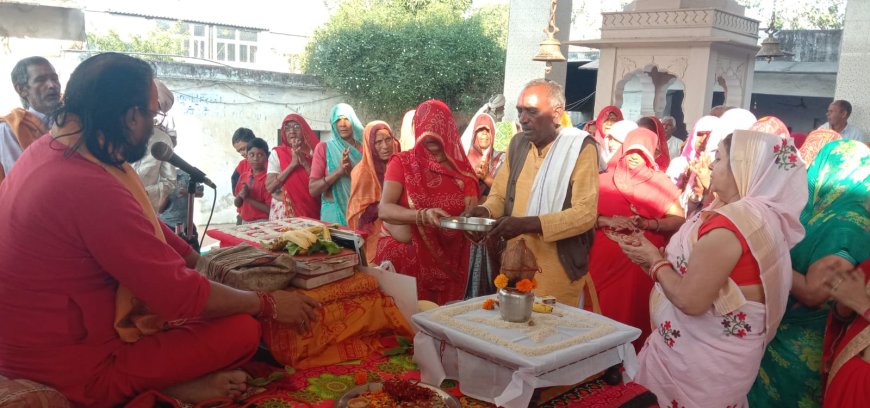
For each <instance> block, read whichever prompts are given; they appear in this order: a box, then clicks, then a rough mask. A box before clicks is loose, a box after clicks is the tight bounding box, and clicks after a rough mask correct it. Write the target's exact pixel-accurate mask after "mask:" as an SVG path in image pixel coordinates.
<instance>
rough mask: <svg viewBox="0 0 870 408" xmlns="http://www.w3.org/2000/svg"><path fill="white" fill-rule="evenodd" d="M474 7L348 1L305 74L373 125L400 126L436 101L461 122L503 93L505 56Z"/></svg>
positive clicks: (322, 35)
mask: <svg viewBox="0 0 870 408" xmlns="http://www.w3.org/2000/svg"><path fill="white" fill-rule="evenodd" d="M470 3H471V2H470V1H468V0H417V1H400V0H347V1H345V2H343V3H341V5H340V6H339V7H338V9H337V10H336V12H335V14H334V15H333V17H332V18H331V19H330V21H329V22H328V23H327V24H326V25H325V26H324V27H322V28H321V29H320V30H318V31H317V32H316V33H315V34H314V37H313V38H312V41H311V42H310V43H309V45H308V48H307V49H306V54H305V58H304V70H305V72H306V73H309V74H314V75H317V76H319V77H320V78H321V80H322V81H323V83H324V85H326V86H328V87H330V88H332V89H335V90H337V91H338V92H341V93H344V94H345V95H347V97H348V98H349V99H350V101H351V102H352V103H353V104H355V105H356V106H355V107H356V108H357V109H358V110H360V111H362V112H365V113H366V114H367V115H368V116H369V117H370V118H372V119H373V118H375V117H377V118H380V119H385V120H388V121H390V122H394V123H395V122H396V121H398V119H399V118H401V116H402V114H404V112H405V111H407V110H409V109H413V108H414V107H415V106H417V105H418V104H419V103H420V102H422V101H424V100H426V99H430V98H437V99H441V100H443V101H444V102H446V103H447V104H448V105H450V107H451V108H452V109H453V110H454V112H457V113H460V114H461V115H462V116H466V115H468V114H469V113H472V112H474V111H476V110H477V108H479V107H480V105H481V104H483V103H484V102H485V101H486V100H487V98H488V97H489V96H490V95H492V94H494V93H498V92H500V91H501V87H502V84H503V82H504V63H505V49H504V43H503V42H499V41H500V40H499V39H498V38H497V36H498V32H497V30H491V29H488V28H487V27H486V22H487V21H491V19H489V17H491V16H487V15H481V14H478V13H473V12H472V13H468V8H469V6H470Z"/></svg>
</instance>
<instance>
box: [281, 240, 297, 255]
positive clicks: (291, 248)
mask: <svg viewBox="0 0 870 408" xmlns="http://www.w3.org/2000/svg"><path fill="white" fill-rule="evenodd" d="M284 249H286V250H287V253H288V254H290V256H296V254H298V253H299V245H296V243H295V242H290V243H288V244H287V246H285V247H284Z"/></svg>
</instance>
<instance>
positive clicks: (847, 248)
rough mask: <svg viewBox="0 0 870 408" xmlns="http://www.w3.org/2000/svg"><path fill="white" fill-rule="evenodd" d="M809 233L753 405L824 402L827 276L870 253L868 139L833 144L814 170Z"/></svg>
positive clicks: (794, 256) (795, 261) (794, 255)
mask: <svg viewBox="0 0 870 408" xmlns="http://www.w3.org/2000/svg"><path fill="white" fill-rule="evenodd" d="M808 182H809V183H808V184H809V200H808V201H807V204H806V206H805V207H804V209H803V212H801V217H800V221H801V224H803V226H804V228H806V236H805V237H804V239H803V241H801V242H800V243H798V244H797V245H796V246H795V247H794V248H792V250H791V260H792V269H793V270H794V273H793V283H792V289H791V296H789V300H788V306H787V307H786V312H785V316H784V317H783V319H782V323H781V324H780V326H779V330H778V331H777V334H776V337H775V338H774V339H773V340H772V341H771V343H770V344H769V345H768V346H767V350H766V352H765V354H764V358H763V359H762V361H761V369H760V371H759V373H758V378H756V380H755V384H754V385H753V387H752V390H751V391H750V392H749V405H750V406H753V407H802V408H803V407H816V406H820V405H821V381H822V375H821V361H822V342H823V340H824V331H825V320H826V319H827V316H828V311H829V302H828V299H829V298H830V293H829V291H828V288H827V287H826V286H825V285H824V282H825V279H827V277H828V276H829V275H830V274H832V273H833V272H835V271H837V270H851V269H853V268H854V267H855V265H857V264H859V263H861V262H862V261H864V260H865V259H867V258H868V256H870V244H868V243H870V213H868V202H870V201H868V200H870V153H868V148H867V146H865V145H864V144H862V143H859V142H855V141H852V140H837V141H833V142H830V143H828V144H826V145H825V146H824V147H823V148H822V149H821V151H820V152H819V154H818V156H816V158H815V160H814V161H813V163H812V164H811V165H810V168H809V170H808Z"/></svg>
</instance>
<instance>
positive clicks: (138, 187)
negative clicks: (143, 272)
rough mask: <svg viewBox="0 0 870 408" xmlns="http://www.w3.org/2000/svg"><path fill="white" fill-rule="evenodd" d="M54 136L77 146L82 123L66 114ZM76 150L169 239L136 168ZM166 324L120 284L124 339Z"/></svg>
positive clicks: (118, 324) (119, 324) (118, 321)
mask: <svg viewBox="0 0 870 408" xmlns="http://www.w3.org/2000/svg"><path fill="white" fill-rule="evenodd" d="M51 136H52V137H53V138H55V140H57V141H58V142H60V143H63V144H65V145H67V146H74V145H75V144H76V142H78V141H79V140H80V139H81V123H80V122H79V119H78V117H76V116H74V115H72V114H67V115H66V119H65V124H64V125H63V127H58V126H57V125H56V124H55V125H54V126H53V127H52V128H51ZM76 153H78V154H80V155H81V156H82V157H84V158H85V159H88V160H89V161H91V162H93V163H94V164H97V165H99V166H100V167H102V168H103V170H105V171H106V172H107V173H109V174H111V175H112V176H113V177H115V179H116V180H118V182H119V183H121V185H122V186H124V188H126V189H127V190H128V191H130V194H132V195H133V198H135V199H136V201H137V202H138V203H139V205H140V206H141V207H142V212H143V213H144V214H145V217H146V218H148V220H149V221H151V225H152V226H153V227H154V236H156V237H157V238H158V239H160V240H161V241H163V242H166V237H165V236H163V228H162V227H161V225H160V221H159V220H158V218H157V214H156V213H155V212H154V209H153V207H151V202H150V201H149V200H148V194H147V193H145V187H144V186H143V185H142V180H141V179H139V175H138V174H136V171H135V170H133V167H131V166H130V164H129V163H124V164H123V165H122V166H121V168H118V167H115V166H111V165H107V164H105V163H103V162H101V161H100V160H98V159H97V158H96V157H94V155H93V154H91V152H90V151H88V149H87V147H85V145H84V144H82V145H81V146H79V147H78V148H77V149H76ZM165 326H166V322H165V321H164V320H163V319H161V318H159V317H158V316H157V315H155V314H154V313H151V311H150V310H149V308H148V305H146V304H145V303H142V301H140V300H139V299H136V297H135V296H134V295H133V292H131V291H130V289H127V288H126V287H124V286H118V292H117V293H116V295H115V331H117V332H118V335H119V336H120V337H121V340H123V341H125V342H128V343H133V342H135V341H137V340H139V339H140V338H141V337H142V336H143V335H146V336H147V335H150V334H154V333H157V332H159V331H161V330H163V328H164V327H165Z"/></svg>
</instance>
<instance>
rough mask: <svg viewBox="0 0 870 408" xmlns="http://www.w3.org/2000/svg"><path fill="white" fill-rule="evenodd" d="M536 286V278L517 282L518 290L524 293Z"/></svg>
mask: <svg viewBox="0 0 870 408" xmlns="http://www.w3.org/2000/svg"><path fill="white" fill-rule="evenodd" d="M535 286H537V285H536V283H535V280H534V279H523V280H521V281H519V282H517V290H518V291H520V292H523V293H528V292H531V291H532V290H533V289H535Z"/></svg>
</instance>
